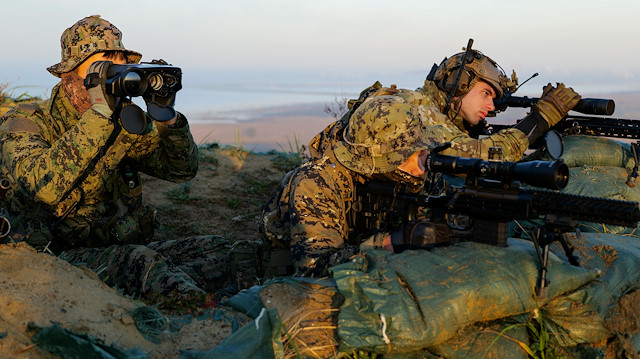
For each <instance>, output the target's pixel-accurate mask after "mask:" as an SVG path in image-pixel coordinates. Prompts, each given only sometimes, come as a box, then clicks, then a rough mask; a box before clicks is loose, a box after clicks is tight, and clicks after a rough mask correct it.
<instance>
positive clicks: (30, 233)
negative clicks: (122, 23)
mask: <svg viewBox="0 0 640 359" xmlns="http://www.w3.org/2000/svg"><path fill="white" fill-rule="evenodd" d="M60 42H61V47H62V56H61V57H62V58H61V61H60V62H59V63H58V64H55V65H53V66H51V67H49V68H48V70H49V72H50V73H51V74H53V75H54V76H56V77H59V78H60V79H61V82H60V83H58V84H57V85H56V86H55V87H54V88H53V90H52V92H51V97H50V99H48V100H46V101H44V102H42V103H38V104H28V105H20V106H17V107H16V108H14V109H12V110H11V111H10V112H8V113H7V114H5V115H4V116H3V117H2V118H1V119H0V153H1V156H0V161H1V164H2V165H1V166H0V172H1V175H2V177H6V178H8V179H9V180H10V181H11V189H10V190H9V191H8V192H7V193H6V195H5V198H4V203H3V204H4V207H6V209H7V210H8V211H9V216H10V220H11V224H12V232H11V233H10V235H9V238H10V240H13V241H26V242H27V243H29V244H31V245H32V246H34V247H35V248H37V249H43V248H45V247H46V248H48V249H49V250H51V251H53V252H54V253H55V254H59V253H61V252H62V251H64V252H65V256H66V257H65V258H66V259H67V260H69V261H70V262H72V263H80V262H82V263H84V264H86V265H88V266H89V267H91V268H93V269H98V268H100V267H102V269H103V270H102V271H101V274H100V275H101V276H103V277H105V278H108V280H107V283H108V284H110V285H114V286H117V287H119V288H122V289H124V290H125V291H126V292H127V293H129V294H143V295H144V294H149V293H150V292H162V293H168V292H170V291H173V290H177V291H179V292H190V291H198V292H203V288H206V287H207V285H208V283H209V284H211V283H212V282H215V280H216V279H219V278H220V277H221V276H222V275H223V274H221V273H219V274H216V273H214V272H215V270H217V269H220V270H222V269H223V268H224V267H225V266H228V259H227V258H226V254H225V256H221V257H220V258H210V257H206V256H205V257H206V258H203V256H202V253H214V252H216V251H215V250H212V251H207V249H206V248H210V247H216V248H218V247H219V248H223V252H226V251H227V250H226V249H228V248H227V247H228V245H227V244H226V242H225V241H224V240H223V239H221V238H212V237H210V236H209V237H198V238H190V239H186V240H174V241H167V242H163V243H162V244H158V243H155V244H154V243H149V242H150V240H151V238H152V236H153V234H154V227H155V209H153V208H151V207H150V206H146V205H143V204H142V184H141V181H140V176H139V172H144V173H147V174H149V175H151V176H154V177H157V178H161V179H164V180H168V181H173V182H185V181H188V180H190V179H191V178H193V177H194V176H195V175H196V172H197V169H198V151H197V146H196V144H195V143H194V141H193V138H192V136H191V133H190V131H189V125H188V123H187V120H186V118H185V116H184V115H182V114H181V113H177V115H176V116H175V117H174V118H172V119H170V120H169V121H166V122H162V123H160V122H156V121H149V125H148V127H147V129H146V131H145V132H144V133H140V134H132V133H128V132H127V131H125V130H123V129H122V126H121V123H120V120H119V119H118V118H117V116H116V111H115V109H114V99H113V97H112V96H111V95H109V94H107V93H106V92H105V88H104V85H99V86H94V87H92V88H90V89H89V90H87V89H86V88H85V86H84V82H83V80H84V78H85V77H86V76H89V75H93V76H95V77H97V78H99V79H100V80H101V81H102V83H104V80H105V77H106V70H107V68H108V66H109V65H110V64H111V63H116V64H126V63H137V62H138V61H139V60H140V59H141V57H142V55H141V54H140V53H138V52H136V51H131V50H128V49H126V48H125V47H124V45H123V43H122V33H121V32H120V30H118V29H117V28H116V27H115V26H114V25H113V24H111V23H110V22H108V21H106V20H104V19H102V18H100V16H98V15H96V16H89V17H86V18H83V19H81V20H80V21H78V22H77V23H75V24H74V25H73V26H71V27H69V28H68V29H66V30H65V31H64V32H63V34H62V37H61V39H60ZM170 100H171V101H170V102H169V103H171V104H173V99H170ZM163 255H166V256H171V257H173V258H187V259H186V260H185V261H184V263H185V265H187V266H188V267H189V273H190V275H187V274H186V273H185V272H183V271H182V270H181V269H180V268H178V267H175V266H173V265H171V264H170V263H169V262H168V261H166V260H165V259H166V258H165V256H163ZM181 256H182V257H181ZM194 258H200V259H202V262H203V263H205V265H199V264H198V263H194V261H193V259H194ZM179 261H181V260H179ZM220 261H221V262H220ZM225 263H226V264H225ZM212 269H213V270H212ZM205 272H206V273H205ZM193 274H199V275H198V277H199V278H201V279H202V278H207V279H206V281H207V282H205V279H202V280H196V279H195V276H193ZM224 275H228V273H225V274H224ZM212 285H215V283H213V284H212Z"/></svg>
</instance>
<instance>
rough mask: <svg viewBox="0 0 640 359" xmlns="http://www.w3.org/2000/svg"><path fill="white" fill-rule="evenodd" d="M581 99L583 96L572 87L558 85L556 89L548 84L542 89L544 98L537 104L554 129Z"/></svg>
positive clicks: (537, 107) (539, 111)
mask: <svg viewBox="0 0 640 359" xmlns="http://www.w3.org/2000/svg"><path fill="white" fill-rule="evenodd" d="M580 99H581V96H580V95H578V94H577V93H576V92H575V91H573V89H572V88H571V87H565V86H564V84H562V83H556V87H553V86H551V84H548V85H547V86H545V87H544V88H543V89H542V96H540V100H538V103H537V104H536V109H537V110H538V113H540V115H541V116H542V117H543V118H544V119H545V121H547V123H548V124H549V127H552V126H553V125H555V124H556V123H558V122H560V120H562V118H563V117H564V116H566V115H567V113H568V112H569V110H571V109H572V108H574V107H575V105H576V104H578V102H579V101H580Z"/></svg>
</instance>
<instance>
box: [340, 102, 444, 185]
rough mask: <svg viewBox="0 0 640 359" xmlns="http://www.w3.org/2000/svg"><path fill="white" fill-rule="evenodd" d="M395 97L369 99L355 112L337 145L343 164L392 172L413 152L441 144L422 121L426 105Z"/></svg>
mask: <svg viewBox="0 0 640 359" xmlns="http://www.w3.org/2000/svg"><path fill="white" fill-rule="evenodd" d="M392 98H393V97H392V96H382V97H380V98H378V99H377V100H375V101H366V102H365V103H363V104H362V105H361V106H360V107H359V108H358V110H356V112H354V113H353V115H352V116H351V118H350V119H349V125H348V126H347V127H346V128H345V129H344V134H343V136H342V141H339V142H337V143H336V144H335V145H334V147H333V152H334V154H335V156H336V158H337V159H338V161H340V163H341V164H342V165H344V166H345V167H347V168H348V169H350V170H352V171H355V172H358V173H360V174H363V175H373V174H377V173H389V172H393V171H394V170H395V169H396V168H397V167H398V166H399V165H401V164H402V163H403V162H404V161H405V160H406V159H407V158H409V156H411V155H412V154H414V153H416V152H418V151H420V150H426V149H430V148H434V147H436V146H437V143H436V142H435V141H433V140H432V139H430V138H428V137H427V136H426V126H425V125H424V124H423V123H422V121H421V120H420V118H421V113H420V112H422V111H424V109H423V107H422V106H409V105H407V104H404V103H399V102H397V101H396V100H393V99H392ZM394 105H400V106H396V108H394Z"/></svg>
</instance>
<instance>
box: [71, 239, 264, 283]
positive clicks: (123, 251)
mask: <svg viewBox="0 0 640 359" xmlns="http://www.w3.org/2000/svg"><path fill="white" fill-rule="evenodd" d="M261 247H262V242H261V241H239V242H236V243H230V242H229V241H228V240H227V239H225V238H224V237H220V236H212V235H204V236H195V237H187V238H182V239H177V240H169V241H162V242H152V243H149V244H147V245H138V244H123V245H112V246H109V247H106V248H74V249H71V250H68V251H66V252H65V253H63V254H62V255H60V257H61V258H62V259H64V260H66V261H68V262H70V263H71V264H74V265H78V266H86V267H88V268H90V269H91V270H93V271H95V272H96V273H97V274H98V276H99V277H100V278H101V279H102V280H103V281H104V282H105V283H106V284H107V285H109V286H111V287H115V288H118V289H122V290H123V291H124V292H125V293H126V294H129V295H142V296H147V295H149V294H151V293H160V294H169V293H172V292H180V293H192V292H200V293H203V292H216V291H219V290H221V289H225V288H227V287H229V286H231V287H232V288H233V289H236V290H240V289H244V288H248V287H251V286H252V285H255V284H257V282H258V280H259V279H258V278H259V277H260V273H261V270H260V269H261V267H262V265H261V263H260V259H259V257H260V256H261Z"/></svg>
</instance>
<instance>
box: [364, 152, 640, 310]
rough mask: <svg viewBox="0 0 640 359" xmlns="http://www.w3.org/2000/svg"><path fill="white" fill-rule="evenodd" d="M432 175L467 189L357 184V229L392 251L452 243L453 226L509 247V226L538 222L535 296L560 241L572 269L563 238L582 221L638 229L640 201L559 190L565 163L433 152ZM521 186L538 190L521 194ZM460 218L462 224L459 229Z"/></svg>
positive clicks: (542, 289) (543, 286) (480, 239)
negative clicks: (386, 241)
mask: <svg viewBox="0 0 640 359" xmlns="http://www.w3.org/2000/svg"><path fill="white" fill-rule="evenodd" d="M425 168H426V169H427V171H428V172H429V173H443V174H450V175H465V176H466V184H465V185H461V186H451V187H450V188H448V189H447V190H446V192H444V194H439V195H424V194H419V193H411V192H408V191H406V189H405V186H404V185H403V184H402V183H398V182H390V181H369V182H367V183H365V184H362V185H358V186H357V187H356V196H355V201H354V203H353V211H354V215H353V217H352V224H353V227H352V228H355V229H360V230H364V231H368V232H372V233H378V232H388V233H390V234H391V239H392V243H393V245H394V250H395V251H397V252H399V251H402V250H404V249H416V248H422V249H431V248H433V247H435V246H443V245H450V244H451V243H452V240H451V235H452V232H453V231H452V230H453V229H462V230H469V229H471V230H472V236H473V239H472V240H473V241H476V242H481V243H486V244H491V245H495V246H506V245H507V237H508V223H509V222H511V221H512V220H531V219H541V220H542V222H543V224H542V225H540V226H539V227H537V228H536V229H535V230H534V233H532V234H531V238H532V239H533V242H534V246H535V249H536V253H537V256H538V259H539V261H540V265H541V267H540V272H539V280H538V283H537V287H536V292H537V294H538V296H539V297H540V298H544V296H545V295H546V288H547V285H548V281H547V279H546V273H547V264H548V254H549V245H550V244H551V243H553V242H559V243H560V244H561V245H562V247H563V249H564V251H565V254H566V256H567V258H568V259H569V262H570V263H571V264H573V265H576V266H577V265H579V263H578V259H577V258H576V257H575V256H574V255H573V247H572V245H571V244H570V243H569V242H568V241H567V239H566V238H565V236H564V234H565V233H567V232H573V231H576V232H578V233H579V230H578V225H579V221H589V222H598V223H607V224H612V225H621V226H629V227H631V226H636V225H637V222H638V220H640V209H639V208H638V203H636V202H627V201H619V200H611V199H603V198H596V197H587V196H579V195H573V194H566V193H560V192H554V191H550V190H549V189H554V190H555V189H562V188H564V187H565V186H566V185H567V182H568V180H569V169H568V167H567V165H566V164H564V163H563V162H562V161H553V162H550V161H528V162H507V161H504V162H501V161H484V160H481V159H476V158H461V157H455V156H446V155H440V154H434V153H432V154H430V155H429V156H428V157H427V160H426V162H425ZM521 183H525V184H529V185H531V186H534V187H542V188H543V189H539V188H529V189H525V188H522V187H521ZM460 219H462V220H466V221H467V223H465V224H463V225H461V224H460V223H461V222H460Z"/></svg>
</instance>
